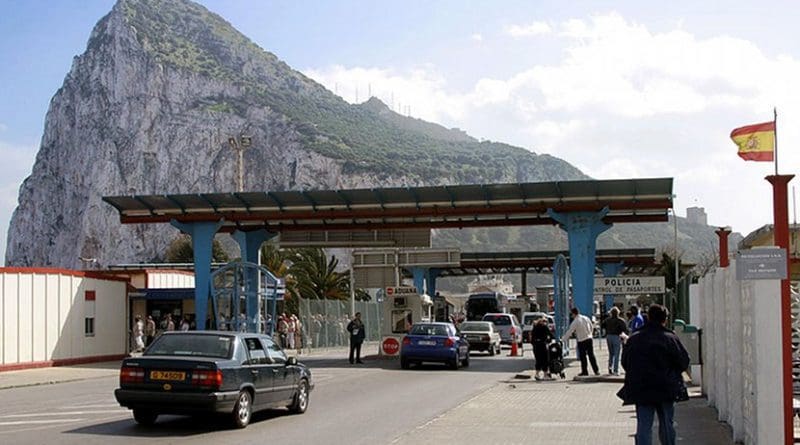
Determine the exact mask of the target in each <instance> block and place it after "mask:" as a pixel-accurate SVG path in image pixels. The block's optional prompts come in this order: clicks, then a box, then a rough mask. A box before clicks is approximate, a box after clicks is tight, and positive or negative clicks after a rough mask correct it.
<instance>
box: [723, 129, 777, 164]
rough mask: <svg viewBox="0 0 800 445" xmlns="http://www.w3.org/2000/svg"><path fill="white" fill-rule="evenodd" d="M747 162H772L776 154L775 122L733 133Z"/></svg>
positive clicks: (740, 153) (742, 156) (733, 137)
mask: <svg viewBox="0 0 800 445" xmlns="http://www.w3.org/2000/svg"><path fill="white" fill-rule="evenodd" d="M731 139H733V142H734V143H736V145H738V146H739V156H740V157H741V158H742V159H744V160H745V161H772V160H773V154H774V152H775V121H772V122H764V123H763V124H755V125H748V126H746V127H740V128H736V129H734V130H733V131H731Z"/></svg>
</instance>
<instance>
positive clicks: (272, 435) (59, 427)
mask: <svg viewBox="0 0 800 445" xmlns="http://www.w3.org/2000/svg"><path fill="white" fill-rule="evenodd" d="M507 353H508V351H507V350H504V351H503V355H501V356H495V357H488V356H486V355H483V354H473V355H472V358H471V364H470V367H469V368H462V369H460V370H458V371H453V370H450V369H446V368H444V367H439V366H433V365H430V366H424V367H422V368H414V369H411V370H408V371H403V370H400V369H399V364H398V362H396V361H392V360H384V359H377V358H376V359H373V360H368V361H367V363H366V364H365V365H355V366H354V365H350V364H348V363H347V361H346V359H343V358H338V357H324V356H320V357H313V358H308V359H302V358H301V361H304V362H305V363H306V364H308V365H309V367H310V368H311V369H312V373H313V377H314V380H315V383H316V388H315V390H314V391H313V392H312V393H311V398H310V403H309V409H308V411H307V412H306V413H305V414H302V415H291V414H289V413H288V411H285V410H271V411H266V412H261V413H257V414H254V416H253V420H252V423H251V424H250V425H249V426H248V427H247V428H246V429H244V430H234V429H230V428H229V427H228V425H227V423H226V422H225V421H223V420H221V419H216V418H193V417H181V416H160V417H159V419H158V422H157V423H156V424H155V425H154V426H151V427H142V426H139V425H137V424H136V423H134V421H133V418H132V416H131V414H130V411H128V410H127V409H124V408H121V407H120V406H119V405H118V404H117V403H116V401H115V399H114V396H113V390H114V388H115V387H116V386H117V378H116V377H102V378H95V379H90V380H84V381H78V382H68V383H60V384H55V385H43V386H33V387H25V388H12V389H6V390H0V401H1V402H0V443H3V444H15V445H16V444H19V445H24V444H55V443H58V444H65V445H68V444H81V445H87V444H103V445H106V444H125V445H131V444H137V443H142V444H156V443H157V444H167V443H190V442H191V443H193V444H259V445H261V444H264V443H271V444H281V445H288V444H340V443H341V444H348V445H357V444H370V445H375V444H389V443H392V442H393V441H395V440H399V439H402V438H403V437H404V435H406V434H409V433H411V432H413V431H414V430H415V429H416V428H418V427H420V426H422V425H425V424H426V423H427V422H429V421H431V420H432V419H435V418H436V417H438V416H440V415H441V414H443V413H445V412H447V411H448V410H450V409H452V408H455V407H456V406H458V405H459V404H461V403H463V402H464V401H466V400H469V399H470V398H472V397H474V396H476V395H478V394H480V393H481V392H483V391H485V390H487V389H489V388H490V387H492V386H493V385H495V384H497V383H498V382H499V381H501V380H505V379H508V378H510V377H511V376H513V375H514V374H515V373H517V372H519V371H522V370H525V369H530V367H531V364H532V358H531V354H530V351H528V352H527V355H526V356H525V357H524V358H519V357H508V356H507ZM479 421H480V419H476V422H479Z"/></svg>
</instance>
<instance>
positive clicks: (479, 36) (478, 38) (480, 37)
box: [470, 32, 483, 42]
mask: <svg viewBox="0 0 800 445" xmlns="http://www.w3.org/2000/svg"><path fill="white" fill-rule="evenodd" d="M470 38H471V39H472V40H473V41H474V42H483V35H482V34H480V33H477V32H476V33H475V34H472V35H471V36H470Z"/></svg>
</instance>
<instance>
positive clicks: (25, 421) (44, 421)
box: [0, 419, 86, 426]
mask: <svg viewBox="0 0 800 445" xmlns="http://www.w3.org/2000/svg"><path fill="white" fill-rule="evenodd" d="M84 420H86V419H58V420H19V421H16V422H0V426H12V425H36V424H44V423H72V422H82V421H84Z"/></svg>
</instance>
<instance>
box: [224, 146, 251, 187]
mask: <svg viewBox="0 0 800 445" xmlns="http://www.w3.org/2000/svg"><path fill="white" fill-rule="evenodd" d="M228 145H230V146H231V148H232V149H234V150H236V153H237V154H238V157H239V163H238V167H239V168H238V179H239V182H238V188H237V191H238V192H243V191H244V150H245V149H246V148H250V146H252V145H253V138H252V136H244V135H239V136H238V137H234V136H231V137H229V138H228Z"/></svg>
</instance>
